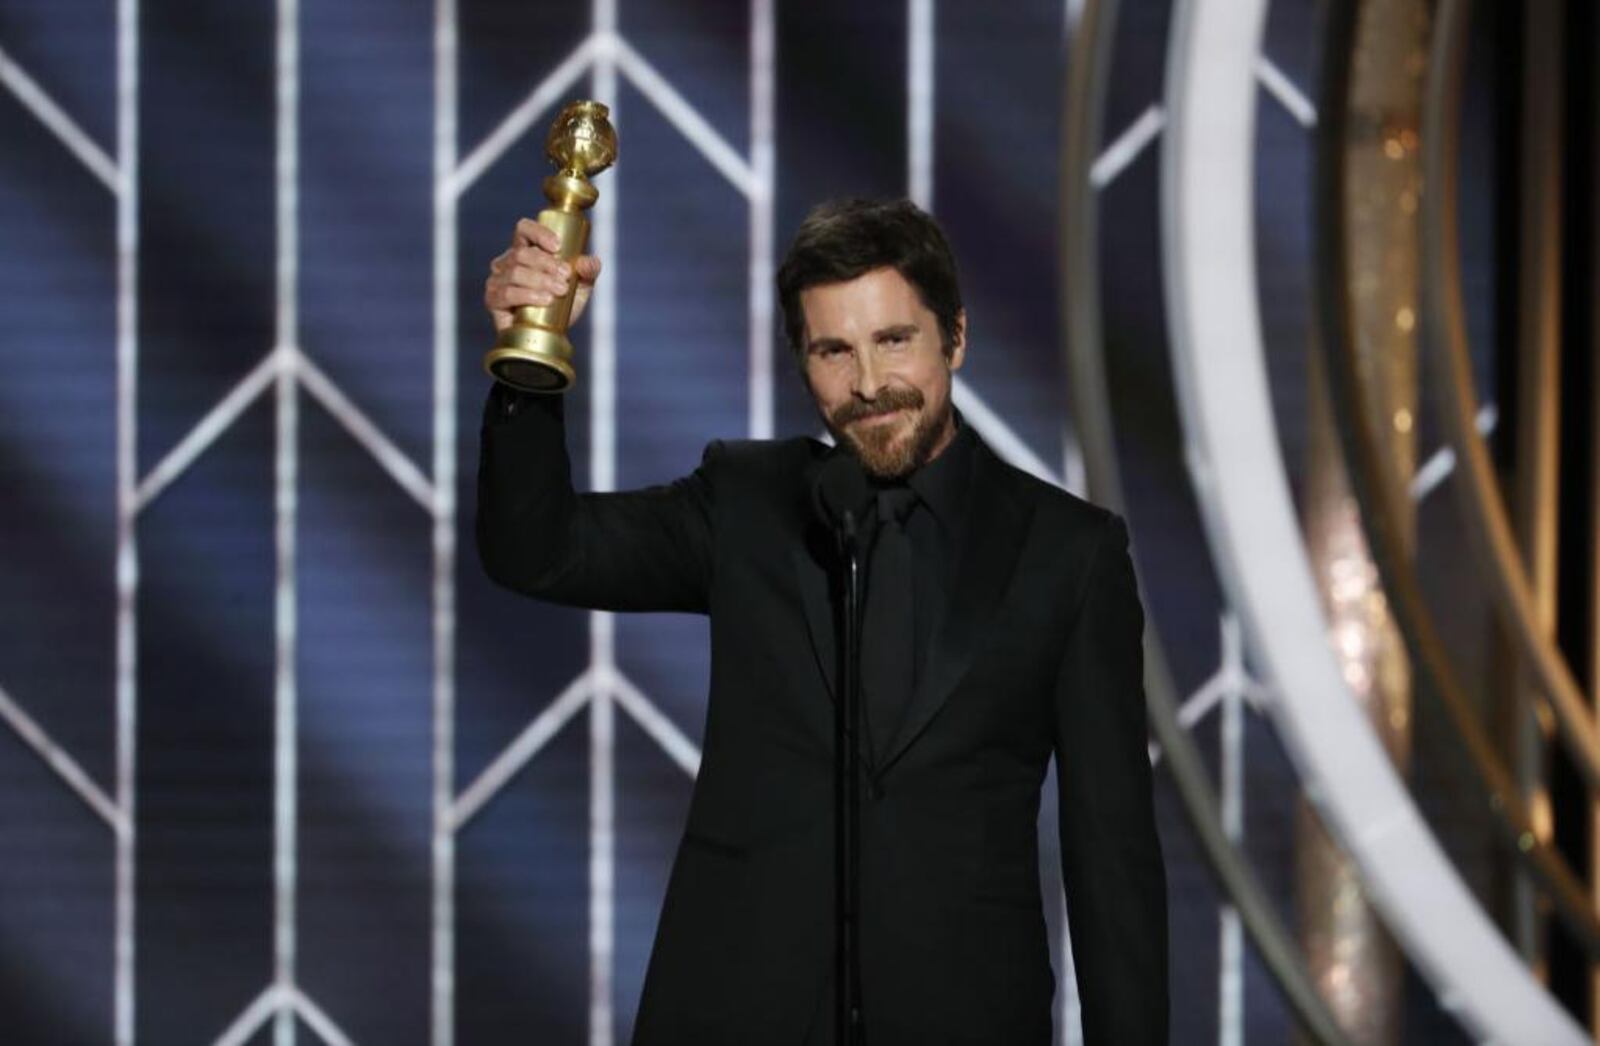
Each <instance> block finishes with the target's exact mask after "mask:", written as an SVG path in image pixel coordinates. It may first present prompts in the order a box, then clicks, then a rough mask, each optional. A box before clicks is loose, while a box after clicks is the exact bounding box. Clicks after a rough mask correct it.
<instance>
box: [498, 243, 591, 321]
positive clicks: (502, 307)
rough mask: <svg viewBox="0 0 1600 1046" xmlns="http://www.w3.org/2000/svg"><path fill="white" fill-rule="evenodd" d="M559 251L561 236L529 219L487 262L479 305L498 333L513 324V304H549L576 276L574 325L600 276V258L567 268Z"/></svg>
mask: <svg viewBox="0 0 1600 1046" xmlns="http://www.w3.org/2000/svg"><path fill="white" fill-rule="evenodd" d="M560 249H561V237H559V236H557V235H556V234H555V233H554V232H552V231H550V230H549V229H547V228H545V227H544V226H543V225H540V224H539V223H538V222H536V221H534V220H533V219H532V218H523V219H522V220H521V221H519V222H517V228H516V231H515V232H513V233H512V234H511V246H510V247H508V248H506V250H505V251H504V253H502V254H501V255H500V256H499V257H497V258H495V260H494V261H492V262H490V263H489V279H488V282H487V283H485V284H484V289H483V304H484V307H485V308H487V309H488V310H489V316H490V317H491V318H492V319H493V320H494V329H495V330H496V331H503V330H505V329H506V328H507V327H509V326H511V310H512V309H515V308H516V307H517V306H519V305H549V304H550V303H551V302H553V301H555V300H556V299H557V298H559V297H561V296H562V295H563V294H565V293H567V287H568V284H569V281H570V280H571V279H572V278H573V276H574V275H576V276H577V279H578V293H577V294H576V295H575V296H574V297H573V300H572V322H573V323H576V322H578V317H579V316H581V315H583V307H584V306H585V305H587V304H588V303H589V294H590V292H591V291H593V290H594V281H595V280H597V279H599V278H600V259H599V258H596V257H595V256H594V255H592V254H585V255H581V256H579V257H578V258H575V259H573V264H571V265H568V264H567V263H566V262H564V261H562V260H561V259H560V258H558V257H556V254H555V252H556V251H558V250H560Z"/></svg>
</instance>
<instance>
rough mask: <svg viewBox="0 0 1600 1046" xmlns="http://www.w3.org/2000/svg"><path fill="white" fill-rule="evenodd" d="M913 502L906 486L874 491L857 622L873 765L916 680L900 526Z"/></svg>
mask: <svg viewBox="0 0 1600 1046" xmlns="http://www.w3.org/2000/svg"><path fill="white" fill-rule="evenodd" d="M916 504H917V495H916V492H915V491H913V490H911V489H910V488H909V487H889V488H886V489H884V490H881V491H879V492H878V536H877V540H876V541H875V542H874V544H873V549H872V563H871V566H870V567H869V569H868V571H867V605H866V611H865V613H864V614H863V620H862V622H861V688H862V690H863V691H864V695H863V696H864V698H865V702H864V704H865V709H866V713H867V726H868V729H869V731H870V733H871V737H872V751H873V753H874V756H873V761H874V762H875V763H876V762H878V761H880V760H882V759H884V758H885V757H887V755H888V751H887V749H888V746H889V742H890V740H891V739H892V738H893V736H894V730H895V728H896V727H897V726H899V725H900V717H901V716H902V715H903V714H904V712H905V708H906V704H907V703H908V702H909V701H910V700H911V691H912V688H913V686H915V684H916V657H915V652H916V635H917V628H916V618H915V614H916V600H915V599H914V598H913V593H912V573H911V539H910V537H909V536H908V535H907V534H906V529H905V518H906V516H907V515H908V514H910V512H911V510H912V509H913V508H914V507H916Z"/></svg>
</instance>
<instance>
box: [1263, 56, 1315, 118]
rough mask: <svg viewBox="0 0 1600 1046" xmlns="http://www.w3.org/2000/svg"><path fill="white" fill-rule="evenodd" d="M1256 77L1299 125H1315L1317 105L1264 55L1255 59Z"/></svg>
mask: <svg viewBox="0 0 1600 1046" xmlns="http://www.w3.org/2000/svg"><path fill="white" fill-rule="evenodd" d="M1256 79H1258V80H1260V81H1261V86H1262V87H1265V88H1266V89H1267V93H1268V94H1270V95H1272V97H1273V98H1275V99H1277V101H1278V104H1279V105H1281V106H1283V107H1284V109H1286V110H1287V111H1288V113H1289V115H1290V116H1292V117H1294V118H1295V120H1296V122H1298V123H1299V124H1300V126H1301V127H1304V128H1307V129H1310V128H1312V127H1315V126H1317V107H1316V106H1315V105H1313V104H1312V103H1311V99H1309V98H1307V97H1306V96H1305V92H1303V91H1301V90H1300V88H1299V87H1297V86H1295V83H1294V81H1293V80H1291V79H1289V78H1288V77H1287V76H1285V75H1284V72H1283V70H1282V69H1279V68H1278V67H1277V65H1276V64H1274V63H1273V61H1272V59H1270V58H1268V57H1267V56H1266V55H1261V56H1260V57H1258V58H1257V59H1256Z"/></svg>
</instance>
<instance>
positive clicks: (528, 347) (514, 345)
mask: <svg viewBox="0 0 1600 1046" xmlns="http://www.w3.org/2000/svg"><path fill="white" fill-rule="evenodd" d="M609 115H610V110H608V109H607V108H606V107H605V106H604V105H601V104H600V103H599V102H573V103H572V104H571V105H569V106H567V107H566V108H565V109H563V110H561V113H560V115H558V116H557V117H556V120H555V123H553V124H551V125H550V135H549V137H547V138H546V139H545V143H544V151H545V155H546V156H548V157H549V158H550V162H551V163H553V164H555V166H556V173H555V174H552V175H551V176H550V177H548V178H546V179H545V180H544V195H545V198H546V199H548V200H549V201H550V203H551V204H552V206H550V207H547V208H546V209H544V210H542V211H540V212H539V224H540V225H543V226H544V227H545V228H547V229H551V230H553V231H554V232H555V234H556V235H557V236H560V237H561V250H560V251H559V252H558V254H559V256H560V257H561V259H562V260H563V261H566V262H569V263H570V262H571V261H572V260H573V259H574V258H576V257H577V256H578V255H580V254H582V253H583V248H584V245H585V244H586V243H587V242H588V240H589V221H588V219H587V218H585V217H584V216H583V212H584V211H586V210H588V209H589V208H590V207H592V206H594V202H595V201H596V200H598V199H599V198H600V194H599V192H597V191H596V190H595V187H594V185H593V184H592V183H591V182H590V181H589V176H590V175H594V174H599V173H600V172H601V171H603V170H605V169H606V168H607V167H610V166H611V165H612V164H613V163H615V162H616V159H617V132H616V131H615V130H614V129H613V128H612V126H611V121H610V120H609V119H607V117H608V116H609ZM577 290H578V280H577V276H576V275H574V276H573V278H572V281H571V282H570V284H569V285H568V287H567V293H566V294H563V295H562V296H561V297H559V298H557V299H556V300H555V301H553V302H551V303H550V304H549V305H520V306H518V307H517V308H516V309H514V310H513V311H512V314H511V326H509V327H507V328H506V329H505V330H503V331H501V332H500V340H499V341H498V342H497V343H496V344H495V347H494V348H493V349H491V350H490V351H489V353H488V355H486V356H484V358H483V366H484V369H486V370H487V371H488V372H489V374H490V375H491V376H492V377H494V378H495V379H496V380H498V381H503V382H505V383H506V384H507V385H512V386H515V387H516V388H519V389H525V390H527V391H529V392H565V391H567V389H569V388H571V386H572V383H573V382H574V381H576V380H577V372H576V371H574V370H573V369H572V342H570V341H568V340H567V325H568V324H570V323H571V322H572V299H573V295H575V294H576V293H577Z"/></svg>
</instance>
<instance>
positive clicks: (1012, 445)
mask: <svg viewBox="0 0 1600 1046" xmlns="http://www.w3.org/2000/svg"><path fill="white" fill-rule="evenodd" d="M950 398H951V400H952V401H953V402H954V403H955V405H956V409H957V410H959V411H961V415H962V417H964V418H966V420H967V421H969V422H971V423H972V427H973V428H974V429H976V430H977V431H978V434H979V435H980V436H982V437H983V438H984V441H985V442H987V443H988V444H989V445H990V446H992V447H994V449H995V451H996V452H997V453H998V454H999V455H1000V456H1001V457H1002V458H1005V459H1006V460H1007V461H1009V462H1010V463H1011V464H1013V465H1015V466H1016V467H1017V468H1019V469H1022V470H1023V471H1024V472H1029V473H1032V474H1033V475H1035V476H1037V477H1038V478H1040V479H1042V480H1044V481H1045V482H1046V483H1050V484H1054V485H1055V486H1058V487H1059V486H1061V476H1060V474H1059V473H1057V472H1056V470H1055V469H1052V468H1051V467H1050V466H1049V465H1047V464H1045V461H1044V459H1043V458H1041V457H1040V456H1039V455H1037V454H1035V453H1034V452H1033V448H1031V447H1029V446H1028V445H1027V444H1026V443H1024V442H1023V440H1022V437H1021V436H1018V435H1017V433H1016V431H1015V430H1014V429H1012V427H1011V426H1010V425H1008V424H1006V422H1005V419H1004V418H1002V417H1000V415H999V414H996V413H995V412H994V410H993V409H992V408H991V407H990V406H989V405H988V404H987V403H985V402H984V401H983V398H982V397H980V396H979V395H978V394H977V393H976V392H974V391H972V386H971V385H968V384H967V383H966V382H964V381H962V380H961V379H960V378H956V379H955V381H954V383H953V384H952V385H951V389H950Z"/></svg>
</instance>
